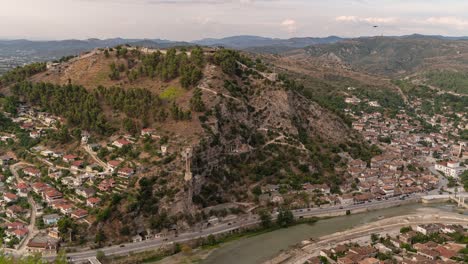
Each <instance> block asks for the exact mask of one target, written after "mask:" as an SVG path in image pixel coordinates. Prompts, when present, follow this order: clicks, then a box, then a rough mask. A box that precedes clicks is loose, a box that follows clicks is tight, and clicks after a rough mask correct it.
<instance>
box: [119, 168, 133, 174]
mask: <svg viewBox="0 0 468 264" xmlns="http://www.w3.org/2000/svg"><path fill="white" fill-rule="evenodd" d="M133 172H134V171H133V169H132V168H128V167H125V168H121V169H120V170H119V173H124V174H132V173H133Z"/></svg>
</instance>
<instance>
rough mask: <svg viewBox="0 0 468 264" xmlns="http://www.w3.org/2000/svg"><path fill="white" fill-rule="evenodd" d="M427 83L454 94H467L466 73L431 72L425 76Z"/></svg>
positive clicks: (467, 78) (467, 74) (467, 81)
mask: <svg viewBox="0 0 468 264" xmlns="http://www.w3.org/2000/svg"><path fill="white" fill-rule="evenodd" d="M425 77H426V78H427V80H428V83H429V84H431V85H434V86H436V87H438V88H441V89H443V90H447V91H453V92H456V93H464V94H468V73H465V72H455V71H432V72H429V73H427V74H426V76H425Z"/></svg>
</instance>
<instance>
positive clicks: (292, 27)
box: [281, 19, 297, 33]
mask: <svg viewBox="0 0 468 264" xmlns="http://www.w3.org/2000/svg"><path fill="white" fill-rule="evenodd" d="M281 26H282V27H283V28H285V29H286V30H287V31H288V32H289V33H295V32H296V31H297V22H296V20H293V19H286V20H284V21H283V22H281Z"/></svg>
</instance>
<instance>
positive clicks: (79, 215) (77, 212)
mask: <svg viewBox="0 0 468 264" xmlns="http://www.w3.org/2000/svg"><path fill="white" fill-rule="evenodd" d="M86 216H88V211H86V210H84V209H80V208H78V209H76V210H75V211H73V212H72V213H71V217H72V218H74V219H82V218H85V217H86Z"/></svg>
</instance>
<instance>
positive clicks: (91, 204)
mask: <svg viewBox="0 0 468 264" xmlns="http://www.w3.org/2000/svg"><path fill="white" fill-rule="evenodd" d="M100 203H101V199H100V198H98V197H91V198H88V199H86V205H87V206H89V207H91V208H95V207H97V206H98V205H99V204H100Z"/></svg>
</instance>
